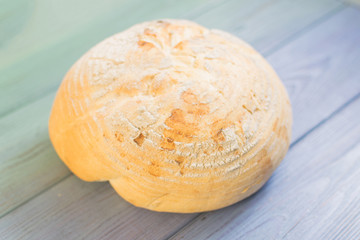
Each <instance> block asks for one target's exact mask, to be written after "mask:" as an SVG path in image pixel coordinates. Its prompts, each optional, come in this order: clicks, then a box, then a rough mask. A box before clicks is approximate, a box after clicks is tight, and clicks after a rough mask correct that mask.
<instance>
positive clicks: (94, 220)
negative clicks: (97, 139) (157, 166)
mask: <svg viewBox="0 0 360 240" xmlns="http://www.w3.org/2000/svg"><path fill="white" fill-rule="evenodd" d="M24 207H25V209H24V208H18V209H17V210H15V211H14V212H13V213H16V212H17V213H20V214H21V215H23V214H24V215H23V216H27V217H26V219H22V220H21V219H19V218H18V217H17V214H15V215H12V217H11V214H10V215H7V216H5V217H4V218H2V219H1V220H0V222H1V223H0V225H1V226H0V239H144V238H146V239H163V238H165V237H167V236H168V235H170V234H172V233H173V231H174V229H176V228H175V227H178V226H182V225H184V224H185V223H186V222H187V221H188V219H189V218H190V217H192V215H188V214H187V215H185V214H167V213H155V212H150V211H148V210H144V209H140V208H137V207H134V206H132V205H131V204H129V203H127V202H125V201H124V200H122V199H121V198H120V197H119V196H118V195H117V194H115V193H114V190H113V189H112V188H111V187H110V185H109V184H108V183H88V182H84V181H82V180H80V179H78V178H76V177H75V176H71V177H69V178H67V179H66V180H65V181H62V182H61V183H60V184H58V185H56V186H55V187H53V188H51V189H50V190H49V191H47V192H46V193H45V194H42V195H41V196H40V197H39V198H36V201H30V202H29V203H28V204H26V205H25V206H24ZM8 217H10V218H11V219H10V218H8Z"/></svg>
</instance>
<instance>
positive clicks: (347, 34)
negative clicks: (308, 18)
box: [268, 8, 360, 139]
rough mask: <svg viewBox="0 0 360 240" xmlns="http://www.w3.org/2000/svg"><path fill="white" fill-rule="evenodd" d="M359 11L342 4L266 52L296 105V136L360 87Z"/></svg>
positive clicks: (356, 91)
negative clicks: (284, 42)
mask: <svg viewBox="0 0 360 240" xmlns="http://www.w3.org/2000/svg"><path fill="white" fill-rule="evenodd" d="M359 42H360V11H358V10H356V9H351V8H348V9H344V10H342V11H341V12H339V13H337V14H336V15H334V16H333V17H332V18H330V19H329V20H328V21H325V22H324V23H322V24H320V25H318V26H316V27H314V28H312V29H311V30H310V31H309V32H307V33H305V34H303V35H302V36H299V37H298V38H297V39H296V40H294V41H292V42H290V43H289V44H287V45H285V46H284V47H283V48H281V49H280V50H279V51H277V52H275V53H273V54H271V55H270V56H269V57H268V60H269V62H270V63H271V65H272V66H273V67H274V68H275V70H276V71H277V72H278V74H279V76H280V79H282V80H283V81H284V83H285V86H286V88H287V90H288V92H289V95H290V100H291V103H292V107H293V112H294V113H293V115H294V129H293V139H297V138H298V137H300V136H301V135H302V134H303V133H304V132H306V131H307V130H308V129H310V128H311V127H312V125H313V123H314V122H317V121H319V119H324V118H325V117H326V116H328V115H330V114H331V113H332V112H333V111H334V109H337V108H339V107H340V106H341V105H342V104H344V103H345V102H347V101H348V100H349V99H351V98H352V97H353V96H355V95H356V94H357V93H359V91H360V81H359V74H360V70H359V68H358V65H359V64H358V63H359V62H360V47H359Z"/></svg>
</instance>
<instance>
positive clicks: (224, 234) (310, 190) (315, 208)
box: [171, 95, 360, 239]
mask: <svg viewBox="0 0 360 240" xmlns="http://www.w3.org/2000/svg"><path fill="white" fill-rule="evenodd" d="M358 109H360V95H359V96H358V97H357V99H356V101H354V102H352V103H351V104H350V105H349V106H347V107H346V108H344V109H343V110H342V111H340V112H339V113H338V114H337V115H335V116H334V117H333V118H331V119H329V120H328V121H327V122H325V123H324V124H323V125H321V126H320V127H319V128H317V129H315V130H314V131H313V132H312V133H310V134H309V135H307V136H306V137H305V138H304V139H302V140H301V141H300V142H298V144H296V145H295V146H293V147H292V148H291V150H290V151H289V153H288V155H287V156H286V158H285V160H284V161H283V163H282V164H281V165H280V167H279V168H278V169H277V170H276V171H275V174H274V175H273V176H272V177H271V179H270V180H269V182H268V183H267V184H266V185H265V186H264V187H263V188H262V189H261V190H260V191H259V192H258V193H256V194H255V195H253V196H251V197H250V198H248V199H246V200H244V201H242V202H240V203H237V204H235V205H233V206H230V207H227V208H225V209H222V210H219V211H214V212H208V213H203V214H200V215H198V216H197V217H196V218H195V219H194V220H193V221H192V222H190V223H189V224H187V225H186V226H185V227H184V228H183V229H182V230H180V231H179V232H177V233H176V234H175V235H174V236H173V237H172V238H171V239H282V238H285V239H335V238H337V237H339V236H347V237H345V238H340V239H359V234H360V232H359V229H357V227H358V226H359V221H356V220H358V219H359V216H360V208H359V207H358V205H359V196H360V188H359V185H358V183H359V181H360V174H359V173H360V161H359V160H360V159H359V151H360V145H359V142H360V121H359V120H360V115H359V112H358ZM349 149H352V150H351V151H350V152H349Z"/></svg>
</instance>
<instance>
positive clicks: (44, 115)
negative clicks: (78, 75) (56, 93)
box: [0, 95, 70, 215]
mask: <svg viewBox="0 0 360 240" xmlns="http://www.w3.org/2000/svg"><path fill="white" fill-rule="evenodd" d="M52 99H53V95H50V96H48V97H47V98H45V99H42V100H41V101H37V102H35V103H33V104H30V105H28V106H26V107H25V108H24V109H22V111H17V112H15V113H13V114H10V115H8V116H6V117H5V118H1V119H0V129H1V137H0V155H1V162H0V195H1V198H0V215H4V214H6V212H8V211H11V209H12V208H14V207H15V206H18V205H20V204H21V203H23V202H24V201H26V200H27V199H29V198H31V197H32V196H34V195H35V194H36V193H39V192H40V191H42V190H43V189H46V188H47V187H49V186H51V185H53V184H54V183H55V182H58V181H60V180H61V179H63V178H64V177H66V176H69V175H70V171H69V170H68V169H67V167H66V166H65V165H64V164H63V163H62V161H60V159H59V158H58V157H57V155H56V153H55V151H54V149H53V147H52V145H51V143H50V140H49V137H48V131H47V128H46V126H47V121H48V112H49V110H50V107H51V102H52ZM44 109H46V110H47V111H43V110H44ZM35 139H36V141H34V140H35Z"/></svg>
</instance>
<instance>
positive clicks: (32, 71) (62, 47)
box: [0, 0, 340, 116]
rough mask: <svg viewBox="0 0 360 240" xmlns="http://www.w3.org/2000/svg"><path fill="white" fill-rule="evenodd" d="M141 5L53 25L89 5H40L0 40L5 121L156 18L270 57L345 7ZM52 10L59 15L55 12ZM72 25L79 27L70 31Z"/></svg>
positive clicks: (105, 8) (265, 1)
mask: <svg viewBox="0 0 360 240" xmlns="http://www.w3.org/2000/svg"><path fill="white" fill-rule="evenodd" d="M67 1H70V0H67ZM139 1H142V0H136V1H132V0H127V1H125V0H123V1H121V2H120V3H118V4H115V3H113V1H111V0H107V1H106V2H105V3H104V4H101V5H102V6H101V7H100V10H99V11H98V13H97V9H96V6H97V4H90V6H89V9H90V10H89V11H90V12H86V15H85V16H82V15H81V16H80V17H79V18H81V20H79V19H77V18H78V15H77V14H68V15H67V16H69V20H66V21H65V22H64V21H63V16H59V17H58V18H54V20H53V21H54V22H52V21H50V22H49V23H48V21H43V19H49V14H52V15H56V12H54V11H55V10H56V9H57V8H59V7H60V6H68V5H71V6H75V10H74V12H76V11H80V12H82V11H81V10H80V9H82V7H83V6H84V5H85V2H86V5H88V4H87V3H88V1H85V0H77V1H76V2H75V3H73V1H71V3H68V5H67V4H64V3H63V1H61V2H59V1H55V0H52V1H51V2H48V1H43V0H42V1H39V3H38V5H39V6H40V7H38V6H37V8H39V10H38V11H35V10H37V9H32V8H34V7H33V6H32V5H30V6H29V7H28V8H29V10H27V11H30V13H27V14H30V15H31V14H33V15H34V16H32V15H31V18H32V19H34V20H33V21H34V23H32V24H27V25H26V24H25V25H21V27H17V28H16V31H17V32H18V33H17V34H15V35H14V34H11V32H10V33H9V34H5V36H12V37H9V38H8V37H5V40H1V39H0V41H3V42H4V41H5V43H7V44H4V46H3V47H2V48H1V49H0V76H2V80H1V81H0V116H3V115H5V114H8V113H9V112H11V111H13V110H14V109H17V108H19V107H21V106H23V105H25V104H27V103H28V102H29V101H34V99H38V98H40V97H42V96H44V95H45V94H47V93H49V92H51V91H55V90H56V88H57V87H58V85H59V83H60V81H61V79H62V77H63V76H64V74H65V72H66V71H67V70H68V69H69V67H70V65H71V64H72V63H73V62H74V61H75V60H76V59H77V58H79V57H80V56H81V55H82V54H83V53H84V52H85V51H86V50H87V49H89V48H90V47H91V46H93V45H94V44H95V43H97V42H99V41H100V40H102V39H104V38H105V37H107V36H110V35H112V34H114V33H116V32H119V31H121V30H123V29H125V28H127V27H129V26H131V25H132V24H135V23H137V22H141V21H144V20H149V19H154V18H167V17H171V18H176V17H183V18H189V19H192V20H195V21H198V22H200V23H204V24H205V25H206V26H208V27H211V28H214V27H215V28H216V27H218V28H221V29H224V30H230V31H231V32H233V33H235V34H237V35H240V36H241V37H244V39H245V40H247V41H249V42H251V43H252V44H254V45H255V47H257V48H259V49H260V50H261V51H262V52H264V51H268V50H270V49H272V48H273V47H274V46H276V45H277V44H279V43H280V42H282V41H284V40H285V39H287V38H288V37H289V36H291V35H292V34H294V33H296V32H298V31H299V30H301V29H302V28H304V26H306V25H308V24H310V23H312V22H313V21H315V20H316V19H319V18H321V16H323V15H324V14H326V13H329V12H331V11H333V10H334V9H338V8H339V6H340V3H338V2H337V1H334V0H319V1H312V0H302V1H301V0H296V1H291V2H290V3H289V1H286V0H278V1H275V2H274V1H271V0H261V1H250V0H241V1H239V0H232V1H228V2H225V3H224V4H222V5H221V4H220V5H219V4H218V2H216V3H213V4H212V6H218V5H219V6H218V7H216V8H214V9H213V10H211V11H208V12H205V13H204V12H199V11H201V10H204V9H205V10H207V9H206V8H199V9H195V10H193V11H192V10H191V9H192V8H195V6H197V5H199V4H200V3H203V2H204V1H205V0H197V1H193V0H186V1H181V4H174V2H175V1H174V2H173V1H170V2H169V1H165V0H157V1H143V2H141V4H140V2H139ZM114 2H116V1H114ZM220 2H222V1H220ZM43 5H44V6H43ZM31 7H32V8H31ZM50 7H51V8H52V9H54V10H52V11H49V10H48V8H50ZM76 9H77V10H76ZM93 12H96V13H93ZM24 14H25V13H24ZM57 15H59V14H57ZM274 16H276V17H274ZM29 18H30V17H29ZM51 19H52V18H51ZM24 21H25V20H24ZM72 22H73V24H70V23H72ZM68 25H71V26H72V25H74V26H73V27H70V28H69V30H66V31H65V30H64V29H67V26H68ZM19 26H20V25H19ZM38 28H39V29H38ZM94 29H96V32H95V30H94ZM256 29H258V30H256ZM9 31H10V30H9ZM14 31H15V30H14ZM23 39H29V40H27V41H23ZM20 43H21V44H20ZM19 44H20V48H19ZM23 44H25V45H24V46H23ZM1 56H4V57H1ZM29 89H32V90H31V91H29ZM4 93H5V94H4Z"/></svg>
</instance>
